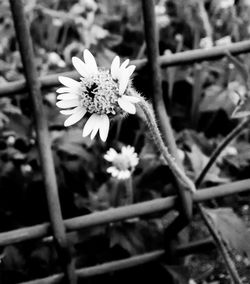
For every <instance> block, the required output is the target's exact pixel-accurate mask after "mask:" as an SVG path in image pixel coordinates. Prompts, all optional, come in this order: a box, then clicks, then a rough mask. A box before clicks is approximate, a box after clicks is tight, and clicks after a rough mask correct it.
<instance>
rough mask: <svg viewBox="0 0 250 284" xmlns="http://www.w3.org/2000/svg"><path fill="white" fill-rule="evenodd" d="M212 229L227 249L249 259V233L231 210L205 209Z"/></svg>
mask: <svg viewBox="0 0 250 284" xmlns="http://www.w3.org/2000/svg"><path fill="white" fill-rule="evenodd" d="M205 213H206V215H207V216H208V217H209V220H210V221H211V223H212V225H213V226H214V229H215V230H216V232H217V233H218V235H219V236H220V237H221V239H222V240H223V242H224V243H225V244H226V245H227V246H228V248H229V249H232V248H233V249H235V250H237V251H238V252H239V253H240V254H242V255H246V256H247V257H248V259H250V242H249V240H250V232H249V231H248V230H247V227H246V226H245V224H244V222H243V221H242V220H241V219H240V218H239V217H238V216H237V215H236V214H235V213H234V211H233V210H232V209H231V208H218V209H205Z"/></svg>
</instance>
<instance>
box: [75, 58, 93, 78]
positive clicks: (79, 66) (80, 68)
mask: <svg viewBox="0 0 250 284" xmlns="http://www.w3.org/2000/svg"><path fill="white" fill-rule="evenodd" d="M72 64H73V66H74V67H75V69H76V71H77V72H78V73H79V74H80V75H81V76H82V77H88V76H89V75H90V74H89V70H88V67H87V65H86V64H85V63H84V62H83V61H82V60H81V59H79V58H78V57H72Z"/></svg>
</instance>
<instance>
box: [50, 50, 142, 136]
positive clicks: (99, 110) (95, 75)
mask: <svg viewBox="0 0 250 284" xmlns="http://www.w3.org/2000/svg"><path fill="white" fill-rule="evenodd" d="M83 58H84V62H83V61H82V60H81V59H79V58H78V57H73V58H72V63H73V66H74V67H75V69H76V70H77V72H78V73H79V74H80V76H81V77H80V81H76V80H73V79H71V78H68V77H64V76H59V78H58V80H59V81H60V82H61V83H62V84H63V85H64V87H61V88H59V89H58V90H57V93H59V95H58V96H57V99H58V100H59V101H58V102H57V103H56V105H57V106H58V107H59V108H61V109H62V110H61V113H62V114H64V115H69V117H68V118H67V119H66V120H65V122H64V125H65V126H71V125H73V124H75V123H77V122H78V121H80V120H81V119H82V118H83V117H84V116H85V115H86V116H87V117H88V120H87V122H86V124H85V125H84V128H83V134H82V135H83V137H86V136H88V135H90V138H91V139H93V138H94V137H95V136H96V134H97V133H98V131H99V135H100V138H101V140H102V141H103V142H105V141H106V139H107V137H108V132H109V126H110V120H111V119H113V118H115V117H117V116H119V115H125V114H126V113H129V114H135V113H136V107H135V104H136V103H138V102H139V101H140V99H139V97H136V96H131V95H130V94H129V92H128V87H129V86H130V84H131V83H130V77H131V75H132V73H133V72H134V70H135V66H134V65H130V66H128V65H129V59H127V60H125V61H124V62H123V63H122V64H120V58H119V57H118V56H116V57H115V58H114V60H113V61H112V64H111V67H110V70H107V69H105V68H98V67H97V64H96V60H95V58H94V56H93V55H92V54H91V52H90V51H89V50H87V49H85V50H84V53H83Z"/></svg>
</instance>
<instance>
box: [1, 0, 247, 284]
mask: <svg viewBox="0 0 250 284" xmlns="http://www.w3.org/2000/svg"><path fill="white" fill-rule="evenodd" d="M24 3H25V11H26V14H27V20H28V22H29V25H30V31H31V34H32V38H33V45H34V51H35V57H36V63H37V66H38V70H39V75H40V76H44V75H47V74H54V73H60V72H64V71H69V70H72V69H73V67H72V63H71V58H72V56H78V57H79V58H82V52H83V50H84V49H85V48H88V49H90V50H91V52H92V53H93V54H94V55H95V58H96V60H97V63H98V65H99V66H103V67H107V68H108V67H109V66H110V63H111V61H112V59H113V58H114V56H115V55H116V54H118V55H119V56H121V57H122V58H130V59H131V60H133V59H141V58H144V57H145V56H146V45H145V41H144V27H143V19H142V9H141V2H140V1H132V0H126V1H125V0H119V1H115V0H113V1H110V0H102V1H101V0H99V1H98V0H97V1H94V0H79V1H76V0H74V1H73V0H67V1H66V0H53V1H48V0H25V1H24ZM155 13H156V19H157V24H158V35H159V50H160V54H161V55H165V56H171V54H172V53H176V52H181V51H186V50H192V49H196V48H204V49H206V48H211V47H212V46H219V45H221V46H223V45H224V46H225V48H226V46H227V45H228V44H229V43H231V42H238V41H241V40H246V39H249V35H250V1H248V0H239V1H226V0H204V1H200V0H188V1H187V0H175V1H173V0H158V1H156V5H155ZM0 38H1V41H0V83H1V84H0V86H3V85H4V84H5V83H8V82H14V81H16V80H20V79H23V78H24V76H23V67H22V63H21V58H20V55H19V52H18V46H17V42H16V37H15V32H14V28H13V22H12V18H11V13H10V9H9V4H8V1H5V0H1V1H0ZM238 60H239V61H240V62H242V63H244V64H245V65H246V66H249V65H250V64H249V63H250V60H249V55H248V54H243V55H240V56H238ZM135 73H136V74H135V76H134V78H133V84H134V86H135V88H136V89H137V90H138V91H139V92H141V93H142V94H143V95H144V96H146V97H147V98H148V99H149V100H150V99H151V97H152V93H151V86H150V77H151V76H150V74H149V73H148V70H147V67H144V68H142V69H140V70H137V71H136V72H135ZM162 88H163V94H164V99H165V105H166V108H167V111H168V113H169V115H170V118H171V123H172V126H173V129H174V132H175V136H176V141H177V145H178V148H179V155H180V158H181V161H182V163H183V166H184V168H185V170H186V172H187V173H188V175H189V176H190V177H191V178H192V179H193V180H195V179H196V178H197V177H198V175H199V174H200V171H201V169H202V168H203V167H204V166H205V165H206V163H207V161H208V160H209V157H210V156H211V153H212V151H213V150H214V148H215V147H216V146H217V145H218V144H219V143H220V141H221V140H222V139H223V137H224V136H225V135H226V134H228V133H229V132H230V131H231V130H232V129H233V128H234V127H235V126H236V125H237V124H238V123H239V120H240V119H239V118H235V119H232V118H231V115H232V112H233V110H234V108H235V96H236V97H237V94H243V95H244V94H245V93H246V92H247V90H246V88H245V85H244V82H243V79H242V76H241V74H240V73H239V72H238V70H237V68H235V66H234V65H233V64H232V62H230V60H228V58H225V59H222V60H220V61H213V62H202V63H197V64H194V65H186V66H178V67H169V68H167V69H162ZM43 95H44V96H43V98H44V105H45V108H46V114H47V119H48V122H49V130H50V137H51V144H52V150H53V156H54V161H55V167H56V174H57V178H58V186H59V195H60V201H61V205H62V212H63V217H64V218H71V217H75V216H80V215H84V214H88V213H91V212H95V211H99V210H105V209H108V208H112V207H117V206H120V205H122V204H121V202H120V201H121V200H122V194H123V192H124V184H123V182H121V181H117V180H115V179H113V178H110V176H109V174H108V173H107V172H106V169H107V162H106V161H105V160H104V159H103V155H104V154H105V152H106V151H107V150H108V149H109V147H114V148H115V149H120V148H121V147H122V146H123V145H132V146H134V147H135V149H136V152H137V153H138V154H139V157H140V162H139V165H138V167H137V168H136V170H135V172H134V174H133V187H134V200H135V202H140V201H145V200H151V199H153V198H159V197H165V196H169V195H171V194H173V192H174V178H173V175H172V173H171V171H170V170H169V169H168V167H167V166H166V165H164V163H163V162H162V160H161V157H160V156H159V154H158V153H157V151H156V150H155V149H154V147H153V146H152V143H151V140H150V137H149V134H148V133H147V128H146V125H144V123H143V122H142V120H141V119H140V117H134V116H129V117H128V118H126V120H123V121H122V122H114V123H113V124H112V126H111V133H110V135H109V138H108V141H107V143H106V144H103V143H101V142H100V141H99V140H98V139H97V140H90V139H89V138H82V135H81V132H82V130H81V129H82V125H83V122H79V123H78V125H76V126H74V127H70V128H67V129H66V128H65V127H64V126H63V122H64V120H65V117H64V116H63V115H61V114H60V113H59V111H58V109H57V107H56V106H55V103H56V93H55V89H53V88H52V89H50V90H46V91H43ZM249 137H250V136H249V129H246V130H245V131H243V132H242V134H241V135H240V136H239V137H238V138H237V139H236V140H234V141H233V142H232V143H231V144H230V145H229V146H228V147H227V148H226V149H225V150H224V151H223V153H222V154H221V156H220V157H219V159H218V160H217V162H216V164H215V165H214V166H213V167H212V168H211V169H210V171H209V173H208V174H207V175H206V177H205V179H204V181H203V184H202V187H205V186H206V187H207V186H211V185H218V184H223V183H228V182H231V181H235V180H240V179H245V178H249V172H250V144H249ZM0 165H1V171H0V231H1V232H4V231H8V230H13V229H17V228H21V227H25V226H31V225H34V224H39V223H42V222H46V221H48V211H47V205H46V199H45V193H44V185H43V179H42V176H41V169H40V161H39V157H38V153H37V150H36V134H35V132H34V124H33V117H32V108H31V102H30V99H29V96H28V94H27V93H24V94H15V95H12V96H9V97H4V96H1V97H0ZM207 205H208V206H209V207H211V210H215V208H217V207H231V208H233V209H234V212H236V213H237V214H238V215H237V216H236V215H235V213H233V211H231V209H230V210H228V211H223V218H222V217H221V214H222V213H221V211H219V212H217V213H218V214H217V215H216V216H217V217H216V218H217V219H216V220H217V221H218V220H219V221H218V222H221V223H219V226H220V225H221V224H224V223H227V222H230V226H242V227H239V228H240V229H239V230H240V233H242V232H243V230H246V232H245V231H244V232H245V233H246V236H248V230H247V226H248V225H249V216H250V208H249V194H247V193H244V194H240V195H238V196H233V197H226V198H220V199H219V200H216V201H212V202H210V203H209V204H207ZM212 212H213V214H215V213H214V211H212ZM174 214H175V213H174V212H172V213H171V214H167V215H165V216H163V217H162V216H150V217H151V218H150V219H149V218H141V219H138V220H134V221H133V222H129V221H128V222H123V223H122V224H121V223H118V224H110V225H106V226H101V227H98V228H93V229H89V230H88V231H85V230H84V231H79V232H76V233H71V234H69V238H70V240H71V242H72V244H73V246H74V254H75V257H76V266H77V267H82V266H88V265H93V264H97V263H102V262H104V261H108V260H114V259H120V258H123V257H125V256H131V255H135V254H138V253H142V252H146V251H151V250H154V249H158V248H161V247H162V245H163V230H164V228H165V227H166V226H167V224H168V223H169V222H170V220H171V218H173V216H174ZM211 214H212V213H211ZM232 214H233V216H234V217H232ZM213 216H214V215H213ZM225 216H226V217H225ZM225 220H226V221H225ZM223 222H224V223H223ZM223 228H225V229H224V231H223V232H224V233H225V234H224V236H225V238H226V239H228V240H230V243H231V244H232V243H233V245H232V246H233V247H234V249H235V250H236V249H238V251H240V252H237V253H235V252H234V250H232V251H233V253H232V254H233V256H234V258H235V262H236V263H238V265H239V269H240V271H242V272H241V273H242V279H243V281H246V282H244V283H249V282H248V281H249V261H247V260H246V259H247V258H245V257H246V256H247V255H249V251H250V248H249V245H248V244H247V238H245V239H244V240H242V239H239V238H237V236H238V234H239V232H234V231H233V232H232V231H231V230H228V227H226V226H225V227H223ZM237 228H238V227H237ZM243 228H244V229H243ZM204 236H208V232H207V231H206V229H205V227H204V225H201V221H200V219H199V217H196V218H195V220H194V221H193V223H192V226H191V229H190V233H189V237H188V239H190V240H193V239H197V238H201V237H204ZM232 240H234V241H232ZM239 243H241V244H242V247H241V248H240V249H239V246H238V245H239ZM1 250H2V254H1V264H0V268H1V270H0V279H1V281H2V283H7V284H8V283H17V282H20V281H25V280H28V279H32V278H34V277H35V278H37V277H44V276H47V275H49V274H51V273H55V272H58V271H59V270H60V268H59V265H58V260H57V255H56V251H55V250H54V248H53V245H52V243H51V240H50V239H44V240H42V241H32V242H28V243H22V244H18V245H12V246H7V247H4V248H2V249H1ZM147 267H148V269H145V267H144V268H136V269H131V271H132V273H131V274H129V275H128V274H126V273H124V272H119V273H114V275H113V276H112V277H111V276H109V275H108V276H103V277H102V278H99V277H96V278H93V279H92V278H91V280H85V281H86V283H99V282H100V281H105V280H108V281H110V282H111V283H118V282H119V283H125V281H126V282H127V281H135V279H137V278H138V279H139V280H140V281H146V282H147V281H148V280H149V279H152V281H154V280H155V275H158V277H159V278H158V279H165V280H164V283H166V279H169V277H170V276H169V275H172V278H176V279H175V281H176V282H175V283H188V281H189V280H190V279H191V278H192V279H193V281H196V282H195V283H230V282H229V279H228V276H227V274H226V272H225V269H224V268H223V266H222V261H221V259H220V257H218V255H217V253H216V252H214V253H213V254H212V255H210V256H205V255H198V256H197V255H196V256H190V257H189V258H187V260H186V262H185V265H184V266H182V267H181V268H178V270H174V272H173V270H171V269H169V268H168V267H166V266H162V265H157V264H151V265H148V266H146V268H147ZM187 267H188V268H189V269H187ZM176 271H178V273H177V272H176ZM132 275H133V276H132ZM173 275H175V276H174V277H173ZM176 275H177V276H176ZM160 276H162V277H160ZM131 279H132V280H131ZM183 279H184V280H183ZM160 281H163V280H159V283H161V282H160ZM190 283H191V282H190Z"/></svg>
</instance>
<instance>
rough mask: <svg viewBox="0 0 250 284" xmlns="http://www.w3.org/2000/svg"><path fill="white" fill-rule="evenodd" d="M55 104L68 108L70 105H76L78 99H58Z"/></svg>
mask: <svg viewBox="0 0 250 284" xmlns="http://www.w3.org/2000/svg"><path fill="white" fill-rule="evenodd" d="M56 105H57V106H58V107H59V108H70V107H76V106H78V105H79V100H78V99H73V100H67V101H59V102H57V103H56Z"/></svg>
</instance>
